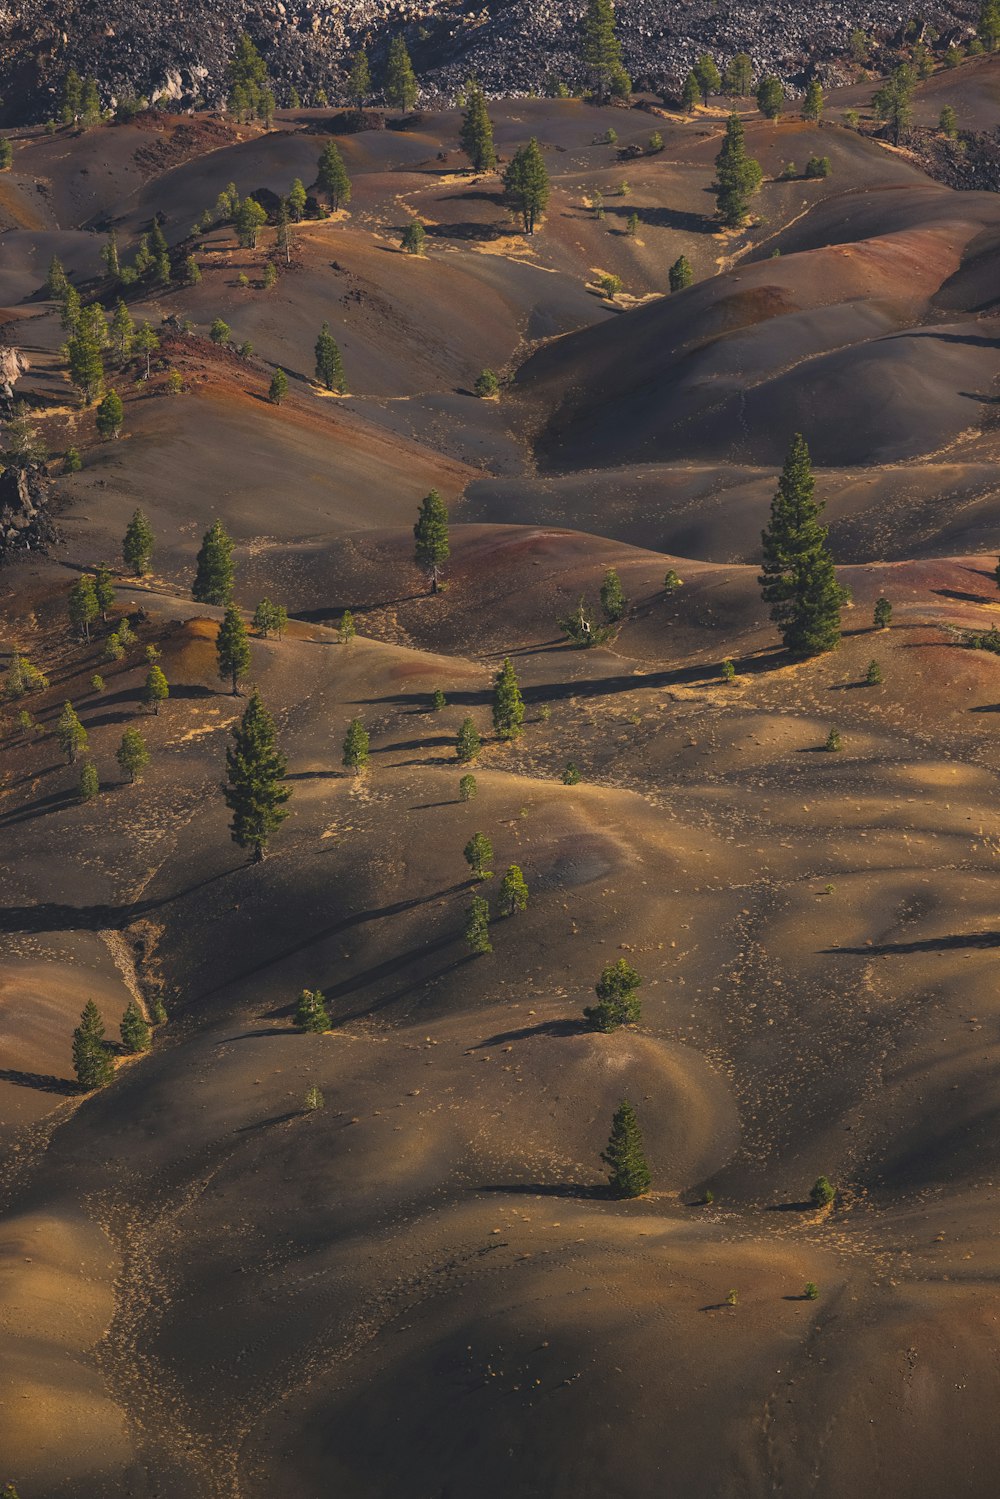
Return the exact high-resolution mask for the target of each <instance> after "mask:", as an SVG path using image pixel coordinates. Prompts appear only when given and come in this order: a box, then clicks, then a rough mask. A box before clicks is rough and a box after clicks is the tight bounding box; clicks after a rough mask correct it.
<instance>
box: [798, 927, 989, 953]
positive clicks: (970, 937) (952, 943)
mask: <svg viewBox="0 0 1000 1499" xmlns="http://www.w3.org/2000/svg"><path fill="white" fill-rule="evenodd" d="M992 947H1000V932H968V933H965V934H959V933H956V934H955V935H954V936H951V937H926V938H924V939H923V940H922V941H919V942H873V943H872V945H871V947H868V946H865V947H824V948H822V949H821V951H822V952H823V953H824V954H827V953H828V954H830V955H831V956H832V957H838V956H843V955H846V956H848V957H858V958H870V957H871V956H872V955H873V954H875V955H882V956H887V955H889V954H891V953H917V952H961V951H962V950H963V949H964V948H978V949H979V950H981V951H982V950H988V949H989V948H992Z"/></svg>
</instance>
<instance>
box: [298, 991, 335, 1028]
mask: <svg viewBox="0 0 1000 1499" xmlns="http://www.w3.org/2000/svg"><path fill="white" fill-rule="evenodd" d="M295 1024H296V1025H297V1026H298V1028H299V1030H300V1031H313V1032H314V1033H315V1034H316V1035H322V1033H323V1032H324V1031H328V1030H329V1029H330V1012H329V1010H328V1009H327V1005H326V999H325V998H324V996H323V992H322V990H320V989H303V991H302V993H301V994H300V995H299V997H298V999H297V1000H296V1002H295Z"/></svg>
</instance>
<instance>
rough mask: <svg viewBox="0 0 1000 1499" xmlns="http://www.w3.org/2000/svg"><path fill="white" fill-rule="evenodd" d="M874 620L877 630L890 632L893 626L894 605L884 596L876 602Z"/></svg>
mask: <svg viewBox="0 0 1000 1499" xmlns="http://www.w3.org/2000/svg"><path fill="white" fill-rule="evenodd" d="M872 619H873V623H874V625H875V628H876V630H888V628H889V626H890V625H891V624H892V605H891V604H890V602H889V600H888V599H887V598H886V597H885V596H884V595H883V596H882V598H879V599H876V600H875V610H874V614H873V616H872Z"/></svg>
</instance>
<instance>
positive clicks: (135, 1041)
mask: <svg viewBox="0 0 1000 1499" xmlns="http://www.w3.org/2000/svg"><path fill="white" fill-rule="evenodd" d="M164 1018H165V1017H164ZM119 1032H120V1034H121V1046H122V1051H123V1052H124V1053H125V1055H126V1056H137V1055H139V1054H140V1053H142V1052H144V1051H148V1050H149V1048H150V1047H151V1046H152V1044H153V1030H152V1026H151V1024H150V1022H149V1020H148V1019H147V1018H146V1016H145V1014H144V1013H143V1011H142V1009H141V1008H140V1006H139V1005H138V1003H137V1002H136V1001H135V1000H134V999H130V1000H129V1002H128V1004H127V1005H126V1007H125V1013H124V1015H123V1016H122V1018H121V1022H120V1025H119ZM104 1035H105V1031H104V1020H103V1018H102V1016H101V1012H100V1010H99V1009H98V1008H97V1005H96V1004H95V1003H94V1001H93V1000H92V999H88V1000H87V1003H86V1004H85V1005H84V1007H83V1013H82V1014H81V1016H80V1024H79V1025H78V1026H77V1028H76V1030H75V1031H74V1032H73V1071H74V1072H75V1073H76V1080H77V1082H78V1083H79V1085H80V1087H81V1088H83V1089H85V1090H86V1091H87V1092H88V1093H90V1092H92V1091H93V1090H94V1089H95V1088H103V1087H105V1085H106V1084H107V1083H109V1082H110V1081H111V1079H112V1077H113V1076H114V1071H115V1064H114V1053H113V1051H112V1049H111V1047H110V1045H109V1044H108V1042H107V1041H105V1039H104Z"/></svg>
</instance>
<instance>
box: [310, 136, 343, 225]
mask: <svg viewBox="0 0 1000 1499" xmlns="http://www.w3.org/2000/svg"><path fill="white" fill-rule="evenodd" d="M316 181H317V184H318V186H319V189H320V191H321V192H324V193H326V195H327V197H328V198H329V199H330V206H331V208H333V209H335V210H336V209H338V208H341V207H343V205H345V204H347V203H349V202H350V201H351V179H350V177H348V175H347V168H346V167H345V165H344V158H343V157H342V156H341V154H340V150H339V148H338V146H337V143H336V141H327V143H326V145H325V146H324V147H323V152H322V155H321V156H320V159H319V167H318V169H317V175H316Z"/></svg>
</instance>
